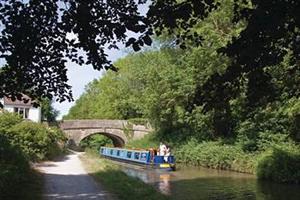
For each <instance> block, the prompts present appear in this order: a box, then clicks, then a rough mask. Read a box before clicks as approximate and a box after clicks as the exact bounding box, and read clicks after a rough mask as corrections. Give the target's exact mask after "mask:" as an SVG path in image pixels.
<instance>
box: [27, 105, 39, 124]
mask: <svg viewBox="0 0 300 200" xmlns="http://www.w3.org/2000/svg"><path fill="white" fill-rule="evenodd" d="M41 117H42V112H41V108H40V107H38V108H34V107H31V108H30V109H29V116H28V119H30V120H32V121H34V122H38V123H39V122H41Z"/></svg>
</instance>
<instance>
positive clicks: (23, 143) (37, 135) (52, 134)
mask: <svg viewBox="0 0 300 200" xmlns="http://www.w3.org/2000/svg"><path fill="white" fill-rule="evenodd" d="M7 135H8V137H9V139H10V141H11V143H12V144H14V145H17V146H19V147H20V148H21V149H22V151H23V152H24V154H25V155H26V156H27V158H28V159H29V160H32V161H36V160H42V159H45V158H47V157H51V156H52V154H53V152H56V151H55V149H57V148H58V142H59V141H61V140H64V136H63V134H62V132H60V131H58V130H54V129H51V128H48V127H46V126H44V125H42V124H37V123H34V122H29V121H23V122H22V123H19V124H16V125H14V126H13V127H11V128H10V129H9V130H8V131H7Z"/></svg>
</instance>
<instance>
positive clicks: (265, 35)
mask: <svg viewBox="0 0 300 200" xmlns="http://www.w3.org/2000/svg"><path fill="white" fill-rule="evenodd" d="M233 1H234V5H235V12H234V19H235V21H239V20H241V19H243V20H246V21H247V27H246V28H245V29H244V30H243V31H242V32H241V34H240V35H239V36H238V37H236V38H235V39H233V40H232V42H231V43H230V44H229V45H228V46H226V47H224V48H222V49H220V52H223V53H225V54H226V55H228V56H229V57H231V58H232V59H233V60H234V62H233V63H232V65H231V66H230V67H228V69H227V70H226V72H225V73H224V74H222V75H215V76H212V78H211V81H208V84H211V83H213V84H214V85H221V86H220V88H219V87H218V86H217V88H218V90H219V91H221V92H220V94H221V96H220V99H221V98H223V96H224V95H223V94H224V91H230V90H231V88H228V87H227V86H224V83H225V82H231V83H233V84H235V83H236V82H238V80H237V79H238V78H239V77H241V76H242V74H243V73H248V74H249V78H250V79H253V80H255V79H256V78H257V77H266V78H264V81H261V84H260V85H265V82H266V81H268V80H269V79H268V78H267V77H268V74H266V73H265V71H264V70H261V69H262V68H264V67H266V66H270V65H276V64H279V63H280V62H281V61H282V59H283V57H284V55H286V53H287V49H289V50H290V51H291V52H292V54H293V59H292V60H291V61H292V63H294V64H297V61H298V60H299V57H300V48H299V45H300V44H299V42H300V35H299V27H300V15H299V12H298V11H299V10H300V2H299V1H296V0H266V1H258V0H249V1H247V0H233ZM146 2H149V4H150V5H149V10H148V12H147V14H146V15H142V14H141V13H139V12H138V6H139V5H141V4H145V3H146ZM219 2H220V1H219V0H215V1H214V0H202V1H199V0H183V1H177V0H154V1H150V0H148V1H147V0H138V1H134V0H123V1H119V0H109V1H104V0H92V1H84V0H29V1H21V0H2V1H0V21H1V26H2V27H3V30H2V32H1V34H0V52H1V55H0V57H1V58H4V59H5V60H6V62H7V65H6V66H4V67H2V68H1V71H0V79H1V89H2V90H1V91H0V97H3V96H4V95H6V96H11V97H13V98H15V97H17V98H21V95H20V93H21V92H23V93H25V94H28V95H29V96H31V97H32V98H46V97H47V98H50V99H52V97H53V96H54V95H55V96H58V98H57V99H58V100H59V101H64V100H72V95H71V88H70V86H69V85H68V84H67V83H66V81H67V76H66V71H67V70H66V66H65V63H66V58H65V57H67V58H70V59H71V60H72V61H73V62H76V63H78V64H92V65H93V66H94V68H95V69H103V68H104V69H113V70H117V69H116V68H115V67H114V66H113V65H112V64H111V62H110V61H109V60H108V59H107V55H106V54H105V52H104V46H109V47H110V48H117V46H116V44H117V42H122V43H124V44H125V45H126V46H131V47H132V48H133V49H134V50H135V51H138V50H140V49H141V46H143V45H151V42H152V40H151V37H150V36H151V35H153V34H154V32H156V33H157V34H158V35H159V34H161V33H162V32H163V31H167V32H168V33H175V31H174V30H176V29H181V30H182V31H181V32H179V33H178V34H177V36H176V38H177V39H176V42H177V43H178V44H180V46H181V47H182V48H184V47H185V46H186V45H185V43H186V41H187V40H189V41H193V42H194V43H197V44H200V42H201V38H202V36H201V35H199V34H198V33H197V32H195V31H193V30H194V29H193V28H194V26H195V25H196V24H197V23H198V22H199V20H203V19H205V18H206V17H207V16H208V15H209V13H210V12H211V11H212V10H214V9H216V8H217V7H218V6H219V4H220V3H219ZM245 4H246V5H247V4H249V5H248V6H244V5H245ZM128 32H134V33H137V36H136V37H128ZM69 33H73V34H75V35H76V36H77V39H70V37H68V34H69ZM79 49H82V50H84V51H85V52H86V59H85V58H84V57H83V56H82V55H80V54H79V53H78V50H79ZM297 66H299V64H297ZM251 77H253V78H251ZM222 85H223V86H222ZM205 88H209V87H207V85H205V86H204V87H203V88H199V91H202V89H205ZM255 88H256V87H255ZM266 91H268V90H266ZM226 93H228V94H231V93H233V94H234V92H226ZM222 95H223V96H222ZM263 95H264V94H263Z"/></svg>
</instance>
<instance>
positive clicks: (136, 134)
mask: <svg viewBox="0 0 300 200" xmlns="http://www.w3.org/2000/svg"><path fill="white" fill-rule="evenodd" d="M59 126H60V128H61V129H62V130H63V132H64V133H65V135H66V136H67V138H68V139H69V141H71V143H72V144H73V145H75V146H76V147H78V146H79V143H80V141H81V140H83V139H84V138H86V137H88V136H91V135H94V134H102V135H105V136H107V137H109V138H110V139H111V140H112V141H113V144H114V146H116V147H122V146H124V144H126V143H127V142H128V141H129V140H136V139H140V138H142V137H144V136H145V135H147V134H148V133H150V132H152V129H151V127H150V125H138V124H133V123H131V122H128V121H126V120H63V121H61V122H60V125H59Z"/></svg>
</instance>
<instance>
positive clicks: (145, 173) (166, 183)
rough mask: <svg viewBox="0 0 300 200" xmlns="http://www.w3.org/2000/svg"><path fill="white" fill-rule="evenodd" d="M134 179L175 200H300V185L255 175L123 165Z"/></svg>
mask: <svg viewBox="0 0 300 200" xmlns="http://www.w3.org/2000/svg"><path fill="white" fill-rule="evenodd" d="M121 169H122V170H123V171H124V172H125V173H126V174H127V175H130V176H133V177H137V178H139V179H141V180H142V181H144V182H145V183H148V184H151V185H153V186H155V188H157V189H158V190H159V191H161V192H162V193H164V194H166V195H169V196H170V197H171V199H175V200H177V199H178V200H202V199H203V200H207V199H209V200H229V199H230V200H233V199H237V200H248V199H249V200H252V199H253V200H256V199H257V200H300V186H299V185H291V184H277V183H272V182H266V181H259V180H257V179H256V178H255V176H254V175H249V174H243V173H236V172H230V171H223V170H214V169H206V168H195V167H180V168H178V170H177V171H175V172H163V171H161V170H159V169H144V168H142V167H139V166H135V165H130V164H121Z"/></svg>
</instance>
